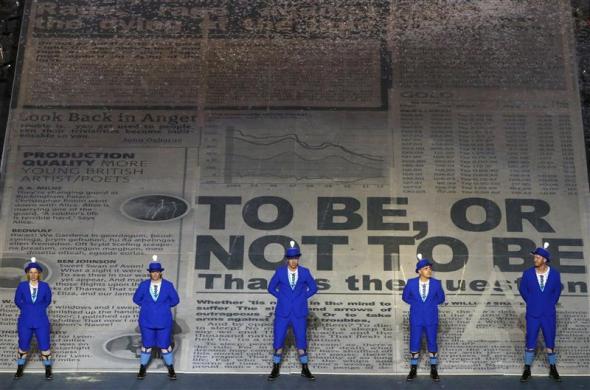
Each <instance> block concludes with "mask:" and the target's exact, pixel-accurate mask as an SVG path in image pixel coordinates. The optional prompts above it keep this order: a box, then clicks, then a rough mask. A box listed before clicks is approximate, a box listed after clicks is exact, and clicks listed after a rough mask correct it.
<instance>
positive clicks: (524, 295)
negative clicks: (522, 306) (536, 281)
mask: <svg viewBox="0 0 590 390" xmlns="http://www.w3.org/2000/svg"><path fill="white" fill-rule="evenodd" d="M524 275H525V274H522V277H521V278H520V284H519V285H518V292H519V293H520V296H521V297H522V299H523V300H524V302H525V303H526V301H527V299H528V290H527V288H526V286H525V284H526V283H525V281H524Z"/></svg>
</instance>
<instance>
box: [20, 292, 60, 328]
mask: <svg viewBox="0 0 590 390" xmlns="http://www.w3.org/2000/svg"><path fill="white" fill-rule="evenodd" d="M14 303H15V304H16V306H18V308H19V309H20V316H19V317H18V326H19V327H21V326H22V327H25V328H42V327H46V326H49V318H48V317H47V307H48V306H49V305H50V304H51V289H50V288H49V285H48V284H47V283H45V282H43V281H39V287H38V290H37V299H35V303H33V301H32V300H31V290H29V282H28V281H24V282H20V283H19V284H18V286H17V287H16V292H15V294H14Z"/></svg>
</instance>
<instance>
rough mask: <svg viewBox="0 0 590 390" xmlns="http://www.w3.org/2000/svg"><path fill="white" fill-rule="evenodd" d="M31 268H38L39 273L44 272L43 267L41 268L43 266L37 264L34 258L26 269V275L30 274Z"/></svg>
mask: <svg viewBox="0 0 590 390" xmlns="http://www.w3.org/2000/svg"><path fill="white" fill-rule="evenodd" d="M31 268H36V269H37V271H39V272H43V267H41V264H39V263H37V259H36V258H34V257H31V262H30V263H28V264H27V266H26V267H25V273H27V272H29V270H30V269H31Z"/></svg>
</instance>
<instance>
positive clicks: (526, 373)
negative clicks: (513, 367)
mask: <svg viewBox="0 0 590 390" xmlns="http://www.w3.org/2000/svg"><path fill="white" fill-rule="evenodd" d="M530 377H531V366H529V365H528V364H525V365H524V371H523V372H522V375H521V377H520V381H521V382H528V381H529V378H530Z"/></svg>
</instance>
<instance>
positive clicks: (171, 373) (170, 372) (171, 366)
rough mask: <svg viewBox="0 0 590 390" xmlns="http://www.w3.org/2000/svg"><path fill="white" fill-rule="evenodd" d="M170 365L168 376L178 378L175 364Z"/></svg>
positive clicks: (172, 378) (173, 378)
mask: <svg viewBox="0 0 590 390" xmlns="http://www.w3.org/2000/svg"><path fill="white" fill-rule="evenodd" d="M166 367H168V378H170V379H171V380H175V379H176V373H175V372H174V366H173V365H172V364H171V365H169V366H166Z"/></svg>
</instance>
